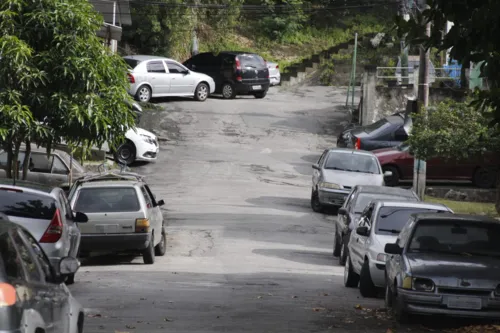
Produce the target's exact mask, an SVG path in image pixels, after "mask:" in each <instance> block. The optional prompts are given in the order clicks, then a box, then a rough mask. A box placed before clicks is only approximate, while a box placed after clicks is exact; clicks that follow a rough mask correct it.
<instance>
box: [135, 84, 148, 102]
mask: <svg viewBox="0 0 500 333" xmlns="http://www.w3.org/2000/svg"><path fill="white" fill-rule="evenodd" d="M151 95H152V92H151V88H149V87H148V86H146V85H143V86H140V87H139V89H137V92H136V93H135V99H136V100H138V101H139V102H143V103H147V102H149V101H150V100H151Z"/></svg>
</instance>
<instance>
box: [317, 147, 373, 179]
mask: <svg viewBox="0 0 500 333" xmlns="http://www.w3.org/2000/svg"><path fill="white" fill-rule="evenodd" d="M325 169H332V170H344V171H353V172H360V173H370V174H380V173H381V172H380V168H379V164H378V160H377V158H376V157H375V156H373V155H366V154H351V153H337V152H332V153H330V154H328V159H327V160H326V163H325Z"/></svg>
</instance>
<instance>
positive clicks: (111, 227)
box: [96, 224, 118, 234]
mask: <svg viewBox="0 0 500 333" xmlns="http://www.w3.org/2000/svg"><path fill="white" fill-rule="evenodd" d="M96 231H97V232H99V233H103V234H109V233H111V234H113V233H117V232H118V226H117V225H116V224H101V225H96Z"/></svg>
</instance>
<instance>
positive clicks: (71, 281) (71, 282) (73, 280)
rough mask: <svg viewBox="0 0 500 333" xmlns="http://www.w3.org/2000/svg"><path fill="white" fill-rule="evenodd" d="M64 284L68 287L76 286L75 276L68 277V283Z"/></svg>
mask: <svg viewBox="0 0 500 333" xmlns="http://www.w3.org/2000/svg"><path fill="white" fill-rule="evenodd" d="M64 283H65V284H66V285H67V286H70V285H72V284H75V274H70V275H68V276H67V277H66V281H64Z"/></svg>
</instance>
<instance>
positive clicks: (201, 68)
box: [184, 51, 269, 99]
mask: <svg viewBox="0 0 500 333" xmlns="http://www.w3.org/2000/svg"><path fill="white" fill-rule="evenodd" d="M184 66H186V67H187V68H189V69H190V70H192V71H195V72H199V73H203V74H207V75H209V76H211V77H212V78H213V79H214V81H215V93H219V94H222V96H223V97H224V98H225V99H230V98H234V97H235V96H236V95H254V96H255V97H256V98H264V97H266V94H267V90H268V89H269V69H268V68H267V64H266V62H265V60H264V59H263V58H262V57H261V56H260V55H258V54H254V53H246V52H239V51H224V52H220V53H219V54H214V53H210V52H207V53H200V54H197V55H195V56H193V57H192V58H190V59H188V60H186V61H185V62H184Z"/></svg>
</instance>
